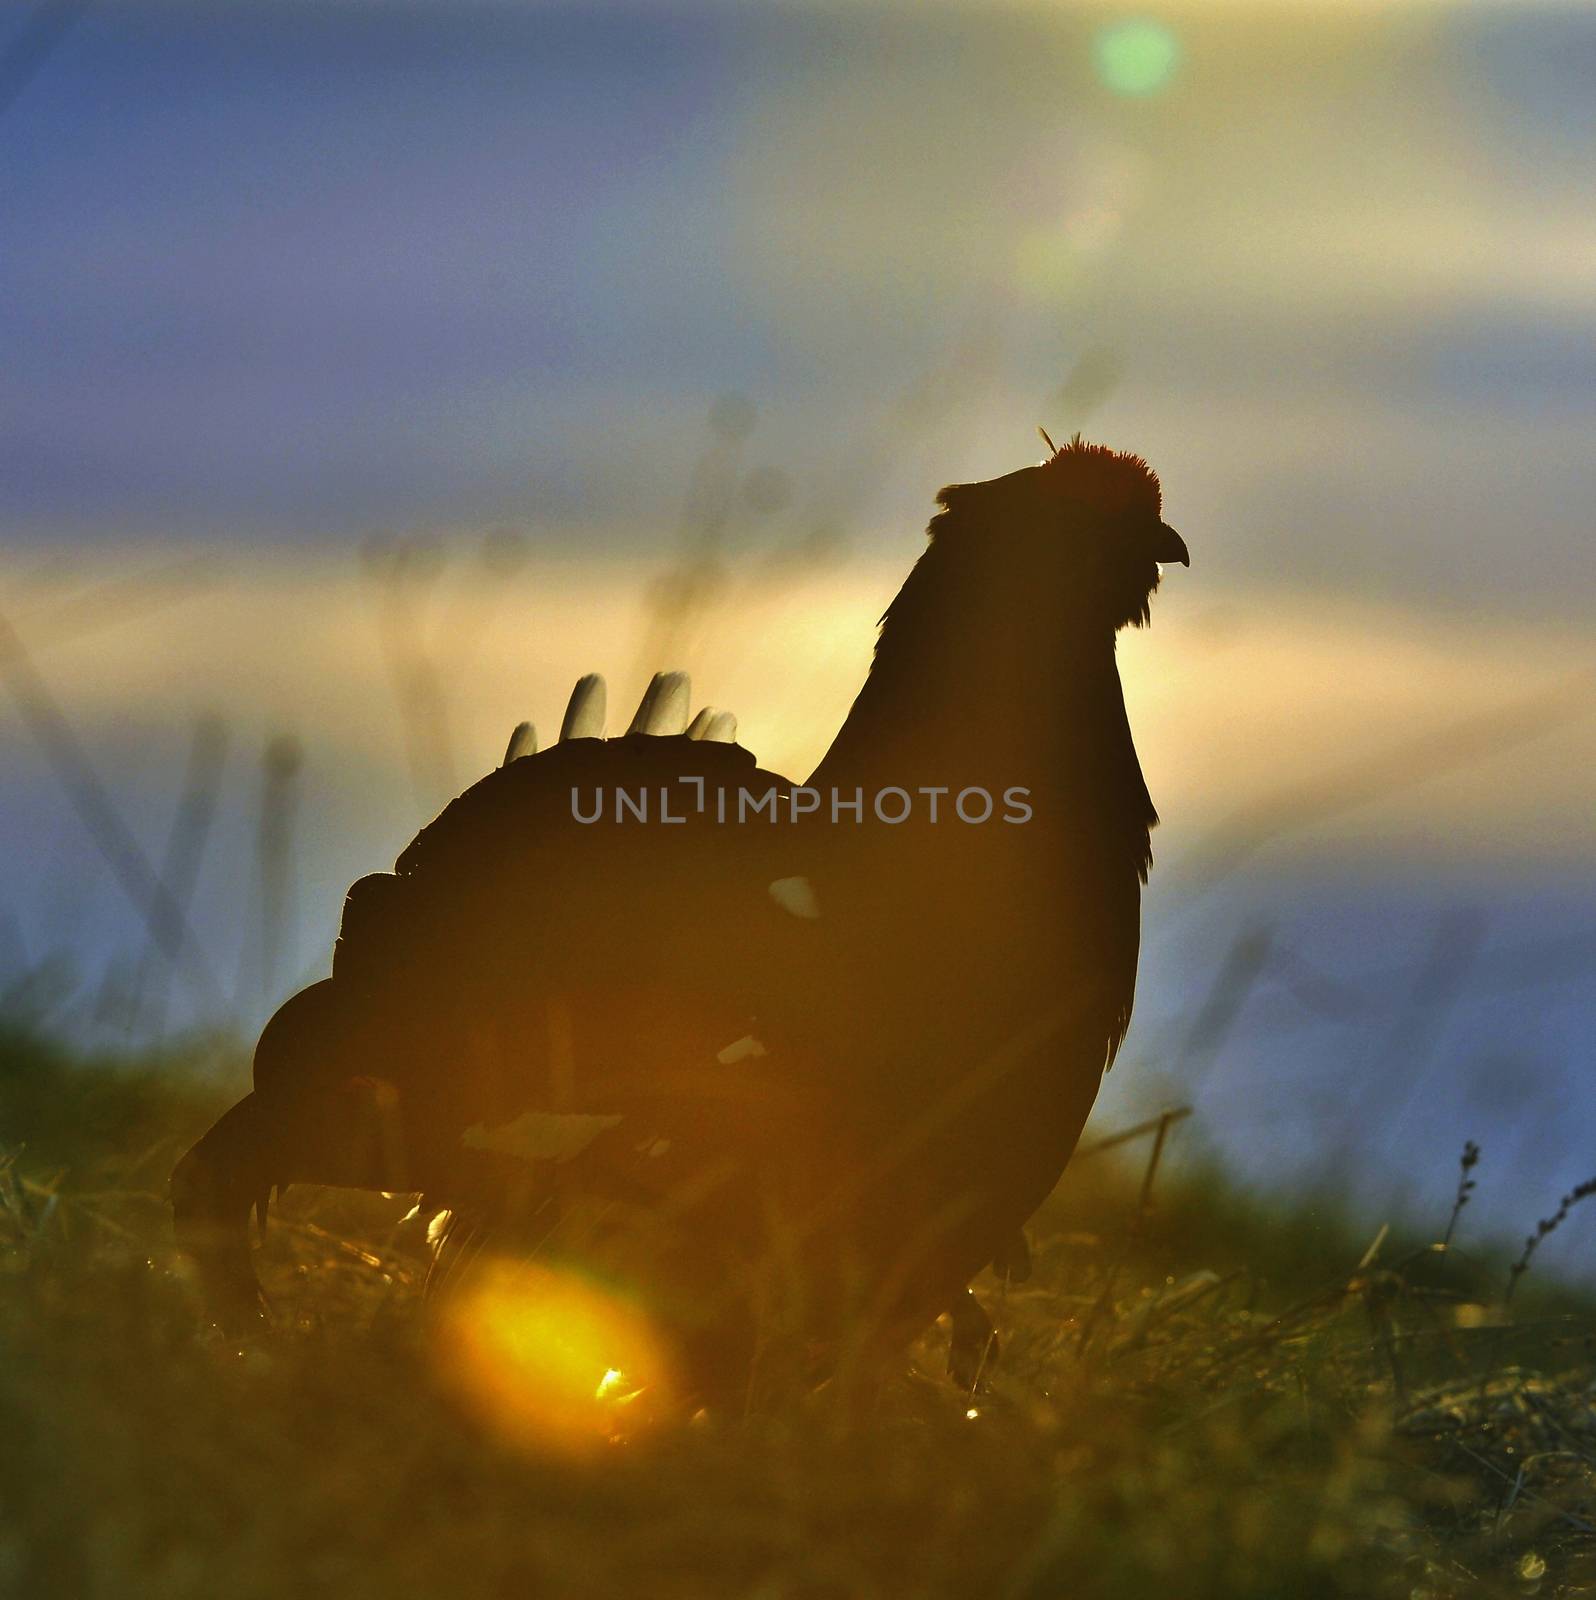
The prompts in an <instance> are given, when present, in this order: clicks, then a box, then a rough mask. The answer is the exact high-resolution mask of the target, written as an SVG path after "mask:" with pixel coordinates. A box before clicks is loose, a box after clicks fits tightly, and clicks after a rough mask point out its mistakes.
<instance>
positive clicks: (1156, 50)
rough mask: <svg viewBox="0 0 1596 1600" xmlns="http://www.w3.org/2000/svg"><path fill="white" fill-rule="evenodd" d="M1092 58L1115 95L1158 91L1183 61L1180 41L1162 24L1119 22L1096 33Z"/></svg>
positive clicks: (1098, 71)
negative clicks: (1181, 60) (1181, 59)
mask: <svg viewBox="0 0 1596 1600" xmlns="http://www.w3.org/2000/svg"><path fill="white" fill-rule="evenodd" d="M1092 58H1093V60H1094V61H1095V62H1096V65H1097V75H1098V77H1100V78H1101V79H1102V80H1103V82H1104V83H1105V84H1106V85H1107V86H1108V87H1109V88H1110V89H1112V90H1113V91H1114V93H1115V94H1126V95H1149V94H1157V93H1158V91H1159V90H1160V89H1162V88H1164V86H1165V85H1166V84H1167V83H1168V82H1169V80H1170V78H1171V77H1172V76H1173V75H1174V72H1175V68H1176V67H1177V66H1178V65H1179V63H1180V44H1179V42H1178V41H1177V40H1176V38H1175V36H1174V34H1172V33H1171V32H1170V31H1169V29H1168V28H1166V27H1164V26H1162V25H1161V24H1160V23H1157V22H1145V21H1140V22H1116V23H1115V24H1114V25H1113V26H1112V27H1108V28H1104V29H1103V30H1102V32H1100V33H1099V34H1098V35H1097V38H1096V40H1095V41H1094V42H1093V45H1092Z"/></svg>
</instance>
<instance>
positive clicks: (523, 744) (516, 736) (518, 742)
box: [504, 722, 538, 766]
mask: <svg viewBox="0 0 1596 1600" xmlns="http://www.w3.org/2000/svg"><path fill="white" fill-rule="evenodd" d="M537 753H538V730H537V729H536V728H534V727H533V726H532V724H531V723H530V722H521V723H517V724H516V729H515V732H514V733H512V734H511V735H510V742H509V744H508V745H506V746H505V750H504V764H505V766H509V764H510V763H511V762H512V761H519V760H520V759H521V757H522V756H535V755H536V754H537Z"/></svg>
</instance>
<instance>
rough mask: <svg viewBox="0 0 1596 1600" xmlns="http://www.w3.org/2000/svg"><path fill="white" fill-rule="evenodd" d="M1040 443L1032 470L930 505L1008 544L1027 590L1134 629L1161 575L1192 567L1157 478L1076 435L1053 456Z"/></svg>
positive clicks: (956, 489)
mask: <svg viewBox="0 0 1596 1600" xmlns="http://www.w3.org/2000/svg"><path fill="white" fill-rule="evenodd" d="M1042 437H1043V439H1044V440H1046V441H1047V444H1048V446H1049V448H1050V449H1051V450H1052V454H1051V455H1050V456H1049V457H1048V458H1047V459H1046V460H1045V461H1043V462H1041V463H1040V464H1039V465H1037V466H1033V467H1022V468H1020V470H1019V471H1017V472H1010V473H1008V474H1006V475H1005V476H1003V477H1001V478H993V479H991V480H990V481H989V482H986V483H965V484H954V485H952V486H950V487H949V488H946V489H944V490H942V492H941V493H940V494H939V495H938V496H937V502H938V504H939V505H941V506H942V507H943V508H944V510H945V512H946V513H947V514H948V516H949V517H950V519H952V520H954V521H956V522H959V523H968V524H978V525H979V526H980V528H981V529H982V532H983V535H984V537H987V538H999V539H1002V540H1003V541H1004V542H1005V543H1006V544H1008V545H1010V546H1011V547H1012V552H1013V559H1012V560H1009V561H1006V562H1005V563H1004V565H1005V567H1006V568H1007V569H1008V570H1009V571H1010V572H1012V573H1013V574H1014V576H1015V578H1016V580H1017V581H1019V582H1021V583H1023V584H1024V585H1026V586H1027V589H1028V590H1032V591H1034V590H1035V589H1036V587H1037V586H1040V588H1041V591H1042V592H1055V593H1059V594H1061V595H1068V596H1071V597H1073V600H1074V602H1075V605H1074V606H1073V607H1072V609H1075V610H1081V609H1084V610H1085V612H1086V613H1087V614H1089V615H1090V616H1092V617H1094V618H1099V619H1102V620H1106V621H1107V622H1108V623H1109V625H1110V627H1111V629H1112V630H1113V631H1116V632H1117V631H1118V630H1119V629H1120V628H1123V627H1125V626H1126V625H1127V624H1130V625H1131V626H1134V627H1139V626H1141V625H1142V624H1143V623H1145V622H1146V621H1147V618H1148V608H1149V603H1150V601H1151V598H1152V593H1153V591H1154V590H1155V589H1156V588H1157V587H1158V582H1159V578H1160V575H1161V572H1162V569H1163V567H1164V566H1165V565H1167V564H1170V563H1173V562H1178V563H1179V564H1180V565H1181V566H1183V567H1184V566H1189V565H1190V562H1191V558H1190V556H1189V554H1188V552H1187V550H1186V543H1185V540H1183V539H1182V538H1181V536H1180V535H1179V534H1178V533H1176V532H1175V530H1174V529H1173V528H1171V527H1170V526H1169V524H1168V523H1166V522H1165V521H1164V520H1163V517H1162V510H1163V493H1162V490H1161V488H1160V486H1159V482H1158V474H1157V473H1155V472H1154V471H1153V470H1152V468H1151V467H1149V466H1148V465H1147V463H1146V462H1145V461H1144V460H1143V459H1142V458H1141V457H1140V456H1137V455H1131V454H1129V453H1126V452H1122V451H1117V450H1112V449H1110V448H1109V447H1108V446H1107V445H1101V444H1088V443H1087V442H1086V441H1085V440H1084V439H1082V437H1081V436H1080V435H1079V434H1076V435H1075V436H1074V437H1073V438H1072V439H1070V440H1069V441H1068V442H1067V443H1066V444H1064V445H1063V446H1061V447H1056V448H1055V447H1054V446H1053V442H1052V440H1051V439H1048V438H1047V435H1046V434H1045V433H1044V434H1043V435H1042ZM939 520H940V519H939ZM933 529H934V530H935V524H933Z"/></svg>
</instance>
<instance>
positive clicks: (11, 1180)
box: [0, 1035, 1596, 1600]
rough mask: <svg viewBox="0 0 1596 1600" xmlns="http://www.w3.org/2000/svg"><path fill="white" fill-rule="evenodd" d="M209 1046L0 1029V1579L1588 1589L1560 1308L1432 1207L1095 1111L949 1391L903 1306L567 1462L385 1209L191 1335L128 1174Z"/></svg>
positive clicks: (1582, 1423) (672, 1591)
mask: <svg viewBox="0 0 1596 1600" xmlns="http://www.w3.org/2000/svg"><path fill="white" fill-rule="evenodd" d="M216 1053H217V1052H216V1049H215V1048H211V1049H201V1048H198V1047H196V1049H195V1050H194V1051H192V1052H191V1053H190V1054H189V1055H188V1056H187V1057H185V1058H181V1059H173V1060H144V1061H138V1060H132V1061H119V1062H101V1063H95V1064H92V1069H91V1068H90V1067H89V1066H86V1065H85V1064H84V1063H80V1062H78V1061H76V1060H74V1059H73V1058H72V1057H71V1056H70V1054H69V1053H67V1052H65V1051H62V1050H59V1049H55V1048H52V1047H51V1046H50V1045H48V1044H47V1043H45V1042H42V1041H40V1040H39V1039H37V1038H32V1037H28V1036H25V1035H9V1036H5V1037H3V1038H0V1142H3V1143H4V1146H5V1153H4V1154H0V1267H3V1276H0V1594H7V1595H9V1594H17V1595H28V1596H45V1597H49V1596H62V1597H68V1596H70V1597H73V1600H78V1597H82V1600H99V1597H102V1596H103V1597H107V1600H109V1597H117V1600H124V1597H134V1596H173V1597H177V1596H195V1597H199V1596H204V1597H206V1600H212V1597H214V1596H217V1595H226V1596H228V1597H230V1600H246V1597H253V1596H284V1595H295V1596H297V1595H300V1594H306V1593H320V1592H329V1593H338V1594H342V1595H346V1596H350V1597H357V1596H367V1595H370V1596H373V1597H375V1596H382V1597H383V1600H396V1597H408V1596H440V1597H441V1596H457V1595H459V1596H476V1595H484V1596H511V1595H515V1596H521V1595H540V1596H542V1595H548V1596H561V1597H563V1596H595V1597H596V1596H622V1595H625V1596H649V1597H651V1596H662V1597H673V1596H682V1597H689V1596H695V1597H696V1596H707V1595H713V1596H722V1595H726V1596H748V1597H750V1600H753V1597H760V1600H777V1597H787V1596H792V1597H799V1596H803V1597H808V1596H815V1597H822V1596H837V1597H843V1596H848V1597H853V1596H858V1597H867V1596H931V1597H940V1596H950V1597H952V1596H994V1597H999V1600H1002V1597H1013V1600H1022V1597H1043V1596H1053V1595H1060V1596H1062V1595H1072V1596H1076V1595H1078V1596H1087V1597H1090V1596H1098V1595H1103V1596H1108V1595H1114V1596H1143V1595H1164V1594H1173V1595H1181V1596H1190V1597H1203V1596H1214V1597H1218V1596H1224V1597H1227V1600H1250V1597H1254V1596H1256V1597H1260V1600H1262V1597H1270V1600H1283V1597H1288V1596H1290V1597H1305V1600H1311V1597H1314V1596H1321V1595H1324V1596H1328V1595H1358V1596H1367V1597H1382V1596H1387V1595H1390V1596H1395V1597H1402V1600H1410V1597H1411V1600H1421V1597H1436V1600H1440V1597H1443V1596H1450V1595H1497V1594H1500V1595H1530V1594H1538V1595H1542V1596H1564V1595H1576V1594H1582V1593H1591V1592H1596V1365H1593V1361H1592V1353H1591V1345H1590V1338H1591V1334H1592V1331H1593V1330H1596V1321H1593V1320H1592V1316H1591V1314H1590V1310H1591V1308H1590V1306H1589V1305H1588V1304H1587V1303H1586V1302H1585V1301H1583V1300H1582V1299H1581V1298H1580V1297H1579V1296H1578V1295H1576V1294H1575V1293H1574V1292H1572V1291H1570V1290H1567V1289H1563V1288H1560V1287H1559V1286H1558V1285H1556V1284H1554V1283H1550V1282H1548V1281H1546V1280H1544V1278H1543V1277H1542V1276H1541V1275H1540V1274H1539V1273H1537V1272H1525V1273H1515V1272H1513V1271H1512V1270H1511V1266H1512V1263H1511V1262H1510V1261H1509V1260H1508V1259H1506V1257H1505V1256H1504V1258H1503V1259H1501V1260H1497V1259H1496V1257H1495V1255H1491V1254H1487V1255H1484V1256H1481V1257H1479V1258H1473V1257H1470V1256H1468V1255H1466V1254H1465V1253H1464V1252H1465V1250H1466V1247H1467V1244H1468V1241H1469V1240H1470V1238H1471V1237H1474V1236H1475V1228H1476V1227H1477V1225H1478V1223H1479V1219H1478V1218H1476V1217H1474V1216H1472V1215H1471V1214H1470V1213H1469V1212H1468V1211H1467V1210H1465V1209H1461V1208H1460V1210H1459V1212H1458V1213H1457V1214H1456V1215H1455V1216H1454V1218H1453V1219H1451V1227H1450V1236H1451V1240H1452V1242H1451V1244H1450V1245H1449V1246H1448V1247H1446V1248H1441V1247H1439V1246H1438V1245H1435V1244H1431V1243H1430V1242H1429V1241H1427V1240H1424V1239H1413V1240H1397V1239H1394V1238H1390V1237H1386V1238H1383V1239H1381V1240H1379V1241H1378V1243H1377V1244H1376V1243H1375V1242H1373V1241H1371V1240H1370V1239H1368V1238H1366V1237H1363V1236H1361V1235H1360V1234H1359V1233H1358V1232H1357V1231H1356V1230H1355V1229H1354V1228H1353V1227H1352V1225H1351V1224H1350V1223H1349V1222H1348V1221H1347V1220H1345V1219H1343V1218H1340V1217H1338V1216H1337V1215H1336V1214H1335V1212H1334V1209H1333V1208H1332V1207H1328V1206H1326V1205H1324V1204H1322V1203H1320V1204H1315V1205H1312V1206H1309V1205H1304V1206H1302V1207H1299V1208H1297V1209H1281V1208H1279V1207H1274V1208H1271V1207H1268V1206H1266V1205H1265V1204H1263V1203H1262V1202H1260V1201H1259V1200H1258V1199H1257V1198H1255V1197H1249V1196H1246V1195H1243V1194H1240V1193H1238V1192H1237V1191H1235V1190H1234V1189H1232V1188H1230V1187H1228V1186H1227V1185H1226V1184H1225V1183H1224V1182H1223V1181H1222V1179H1221V1178H1220V1177H1219V1176H1218V1175H1216V1174H1214V1173H1211V1172H1203V1171H1197V1170H1192V1169H1190V1168H1186V1169H1181V1168H1173V1169H1172V1168H1170V1167H1169V1166H1168V1164H1167V1163H1166V1165H1165V1167H1164V1168H1163V1170H1161V1171H1160V1172H1159V1173H1158V1174H1157V1177H1156V1182H1154V1183H1151V1184H1149V1183H1148V1182H1147V1181H1146V1178H1147V1170H1146V1161H1147V1153H1148V1149H1149V1144H1150V1141H1148V1140H1142V1141H1139V1142H1133V1143H1131V1144H1127V1145H1126V1146H1123V1147H1122V1148H1121V1149H1120V1150H1118V1151H1116V1152H1114V1153H1113V1154H1112V1155H1105V1156H1102V1157H1099V1158H1097V1159H1096V1160H1091V1161H1086V1162H1083V1163H1081V1164H1080V1165H1079V1167H1078V1168H1077V1169H1076V1170H1075V1171H1073V1172H1072V1173H1071V1174H1070V1175H1069V1177H1067V1179H1066V1181H1065V1184H1064V1185H1063V1186H1062V1187H1061V1189H1060V1191H1059V1193H1058V1194H1057V1195H1056V1196H1055V1198H1054V1200H1053V1201H1052V1202H1051V1203H1050V1205H1049V1207H1048V1208H1047V1211H1046V1212H1045V1214H1044V1215H1043V1216H1042V1217H1041V1218H1039V1219H1038V1221H1037V1224H1036V1225H1035V1227H1034V1228H1033V1230H1032V1247H1033V1254H1034V1273H1033V1275H1032V1277H1031V1279H1030V1280H1029V1281H1028V1282H1026V1283H1024V1284H1018V1283H1008V1284H999V1283H988V1284H986V1285H984V1286H983V1287H982V1290H981V1292H982V1295H983V1298H984V1300H985V1302H986V1303H987V1306H988V1308H989V1310H990V1311H991V1312H992V1314H993V1316H994V1320H995V1321H996V1323H997V1325H998V1329H999V1333H1000V1335H1001V1338H1002V1352H1001V1355H1000V1356H999V1358H998V1359H997V1360H996V1361H995V1362H994V1363H991V1364H990V1365H989V1367H988V1369H987V1371H986V1373H985V1374H984V1376H983V1379H982V1381H981V1383H980V1385H979V1387H978V1389H977V1390H976V1391H974V1392H971V1393H964V1392H961V1391H959V1390H957V1389H955V1388H954V1387H953V1385H952V1384H951V1383H950V1382H949V1381H948V1380H947V1379H946V1377H944V1376H943V1375H942V1374H943V1367H944V1351H945V1343H946V1335H945V1333H943V1332H941V1331H939V1330H931V1331H930V1332H929V1333H928V1334H927V1336H926V1338H925V1339H924V1340H923V1341H922V1342H921V1344H920V1345H919V1346H918V1347H917V1348H916V1349H915V1350H914V1351H913V1352H911V1355H910V1358H909V1359H906V1360H905V1361H904V1363H903V1365H902V1369H901V1371H899V1372H897V1373H896V1374H895V1375H894V1376H893V1377H892V1378H891V1380H890V1381H889V1382H888V1383H887V1384H886V1385H885V1386H884V1388H882V1389H881V1390H880V1392H877V1393H872V1395H871V1396H870V1398H869V1400H868V1402H865V1401H861V1400H859V1399H858V1398H857V1397H853V1398H846V1397H844V1396H842V1395H840V1394H836V1393H833V1392H831V1391H830V1390H826V1389H823V1390H821V1391H820V1392H818V1393H816V1394H813V1395H810V1396H807V1397H804V1398H802V1399H798V1400H794V1401H792V1402H791V1403H789V1404H787V1405H784V1406H781V1407H778V1408H776V1409H774V1410H772V1411H770V1412H768V1413H767V1414H762V1415H758V1416H746V1417H722V1418H709V1417H700V1418H698V1419H697V1420H696V1421H693V1422H691V1423H683V1424H680V1425H671V1426H665V1427H661V1428H658V1429H656V1430H654V1431H652V1432H649V1433H644V1434H641V1435H639V1436H638V1437H636V1438H634V1439H632V1440H631V1441H630V1442H627V1443H623V1444H614V1445H610V1446H607V1447H603V1448H601V1449H599V1450H598V1451H597V1452H596V1453H595V1452H589V1453H588V1454H586V1455H585V1456H581V1457H572V1456H567V1455H561V1454H557V1453H552V1452H549V1451H537V1450H531V1449H528V1448H526V1447H525V1446H524V1445H517V1444H516V1443H515V1442H513V1440H512V1439H511V1438H510V1437H508V1436H506V1435H505V1434H503V1433H501V1432H500V1431H498V1430H497V1429H495V1428H494V1427H492V1426H491V1425H488V1424H485V1423H484V1421H483V1420H482V1418H481V1415H480V1413H478V1412H475V1411H473V1410H472V1409H471V1408H470V1407H469V1406H468V1405H466V1404H465V1403H464V1402H463V1400H462V1398H461V1391H460V1389H459V1387H458V1385H457V1383H456V1382H455V1381H453V1379H452V1378H451V1375H450V1371H449V1369H448V1367H447V1365H446V1364H445V1363H443V1362H441V1361H440V1358H439V1334H438V1325H437V1322H436V1319H435V1318H433V1317H432V1316H430V1315H428V1314H427V1313H426V1312H424V1310H423V1308H422V1306H421V1303H420V1298H419V1283H420V1278H421V1275H422V1273H423V1272H424V1270H425V1255H424V1250H423V1249H422V1248H421V1246H420V1244H419V1242H418V1241H417V1240H415V1239H414V1238H413V1237H412V1236H411V1230H409V1229H407V1228H405V1227H402V1226H401V1225H400V1223H399V1219H400V1217H401V1214H402V1212H403V1210H404V1208H405V1202H404V1201H403V1200H394V1201H386V1200H383V1199H382V1198H380V1197H377V1196H351V1195H334V1194H317V1193H313V1192H299V1191H293V1192H291V1193H290V1195H289V1196H288V1199H287V1201H286V1203H285V1205H284V1208H283V1211H282V1215H281V1219H280V1220H274V1223H273V1227H272V1230H271V1232H270V1234H269V1236H268V1239H267V1242H266V1244H265V1246H264V1248H263V1270H264V1273H265V1277H266V1281H267V1284H268V1288H269V1289H270V1291H271V1293H272V1295H273V1298H274V1301H275V1303H276V1306H277V1326H276V1328H275V1329H274V1331H273V1332H271V1333H270V1334H268V1335H266V1336H264V1337H262V1338H259V1339H257V1340H254V1341H251V1342H249V1343H245V1344H239V1343H229V1342H227V1341H225V1340H223V1339H221V1338H220V1336H218V1335H216V1334H215V1333H214V1332H211V1331H208V1330H207V1329H205V1327H204V1326H203V1324H202V1322H201V1320H200V1319H199V1317H198V1316H197V1314H196V1309H195V1303H194V1298H193V1290H192V1285H191V1284H190V1282H189V1281H188V1278H187V1276H186V1273H185V1271H184V1268H183V1265H182V1263H181V1262H180V1261H178V1260H177V1259H175V1258H174V1256H173V1253H172V1251H171V1248H170V1244H169V1240H168V1229H167V1223H166V1216H165V1210H164V1204H163V1202H162V1194H161V1191H162V1188H163V1185H164V1179H165V1173H166V1171H167V1170H168V1169H169V1167H170V1165H171V1161H172V1159H173V1158H174V1156H175V1154H176V1153H177V1152H178V1150H179V1149H180V1148H181V1147H182V1146H183V1145H184V1144H185V1143H186V1142H187V1141H188V1140H189V1139H191V1138H192V1137H193V1136H194V1135H195V1134H197V1133H198V1132H199V1131H200V1130H201V1129H202V1128H203V1127H204V1126H205V1125H206V1123H207V1122H208V1120H209V1118H210V1117H211V1115H213V1114H214V1112H215V1111H216V1110H217V1109H218V1108H219V1107H220V1105H221V1104H222V1103H224V1102H225V1101H226V1100H227V1099H228V1098H229V1093H228V1091H229V1090H230V1089H231V1088H233V1087H235V1086H236V1084H237V1082H238V1081H239V1079H240V1078H241V1076H242V1064H241V1062H239V1061H238V1060H236V1059H228V1058H227V1057H226V1056H225V1052H223V1057H222V1060H221V1063H220V1065H219V1066H218V1065H217V1064H216V1063H215V1060H214V1057H215V1056H216ZM207 1062H208V1063H209V1065H208V1067H207ZM202 1067H206V1069H207V1070H205V1071H202V1070H201V1068H202ZM1170 1139H1171V1141H1172V1143H1173V1141H1175V1140H1177V1139H1178V1132H1176V1131H1171V1133H1170ZM1488 1156H1489V1152H1488V1151H1487V1159H1488ZM1116 1163H1117V1164H1116ZM1469 1176H1470V1172H1469V1169H1467V1168H1465V1169H1464V1171H1463V1173H1462V1174H1461V1181H1463V1182H1467V1181H1468V1179H1469ZM1460 1193H1466V1191H1460ZM1448 1231H1449V1223H1448V1219H1447V1218H1437V1219H1436V1227H1435V1239H1436V1240H1439V1239H1440V1238H1441V1237H1442V1236H1443V1234H1446V1233H1448ZM1510 1290H1511V1293H1510ZM1509 1313H1510V1314H1511V1317H1512V1320H1511V1321H1508V1320H1506V1319H1507V1318H1508V1316H1509Z"/></svg>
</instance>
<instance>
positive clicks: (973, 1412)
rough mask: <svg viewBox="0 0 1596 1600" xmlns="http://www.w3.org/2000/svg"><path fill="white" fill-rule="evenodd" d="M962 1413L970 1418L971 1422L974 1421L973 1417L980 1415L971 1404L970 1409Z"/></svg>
mask: <svg viewBox="0 0 1596 1600" xmlns="http://www.w3.org/2000/svg"><path fill="white" fill-rule="evenodd" d="M964 1414H965V1416H967V1417H968V1418H969V1419H970V1421H971V1422H974V1421H975V1419H976V1418H977V1417H978V1416H980V1415H981V1413H980V1411H979V1410H978V1409H977V1408H976V1407H975V1406H971V1407H970V1409H969V1410H968V1411H966V1412H965V1413H964Z"/></svg>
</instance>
